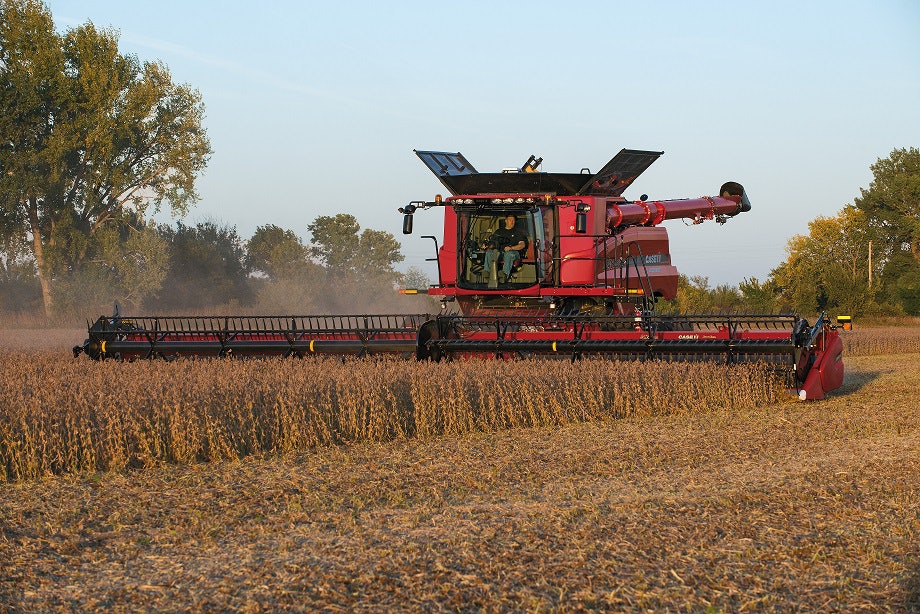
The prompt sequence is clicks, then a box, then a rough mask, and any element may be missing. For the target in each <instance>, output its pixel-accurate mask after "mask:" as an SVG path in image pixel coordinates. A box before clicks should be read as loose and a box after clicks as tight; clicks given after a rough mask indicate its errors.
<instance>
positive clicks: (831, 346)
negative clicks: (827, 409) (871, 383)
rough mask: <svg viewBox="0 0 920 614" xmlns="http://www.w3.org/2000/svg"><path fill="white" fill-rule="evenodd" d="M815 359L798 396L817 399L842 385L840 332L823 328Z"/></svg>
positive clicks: (811, 399)
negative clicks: (822, 344)
mask: <svg viewBox="0 0 920 614" xmlns="http://www.w3.org/2000/svg"><path fill="white" fill-rule="evenodd" d="M814 356H815V361H814V363H813V364H812V366H811V370H809V372H808V376H807V377H806V378H805V383H804V384H803V385H802V387H801V388H800V389H799V398H801V399H803V400H809V401H819V400H821V399H823V398H824V395H825V394H826V393H828V392H830V391H832V390H836V389H837V388H840V386H841V385H843V342H842V341H841V340H840V334H839V333H838V332H837V331H836V330H834V329H832V328H829V327H828V328H827V329H825V333H824V347H823V348H822V349H819V350H815V353H814Z"/></svg>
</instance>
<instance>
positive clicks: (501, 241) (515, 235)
mask: <svg viewBox="0 0 920 614" xmlns="http://www.w3.org/2000/svg"><path fill="white" fill-rule="evenodd" d="M490 240H491V241H492V242H493V243H494V244H495V249H497V250H499V251H504V249H505V248H506V247H507V246H509V245H517V244H518V243H520V242H521V241H523V242H524V247H523V248H521V249H522V250H524V249H527V237H526V236H524V233H523V232H521V231H520V230H518V229H517V227H514V228H505V227H504V226H502V227H501V228H499V229H498V230H496V231H495V232H494V233H492V238H491V239H490Z"/></svg>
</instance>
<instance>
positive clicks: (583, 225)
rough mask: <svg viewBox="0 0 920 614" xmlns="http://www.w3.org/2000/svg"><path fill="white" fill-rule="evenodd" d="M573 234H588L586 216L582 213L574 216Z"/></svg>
mask: <svg viewBox="0 0 920 614" xmlns="http://www.w3.org/2000/svg"><path fill="white" fill-rule="evenodd" d="M575 232H577V233H578V234H582V235H583V234H585V233H586V232H588V214H587V213H585V212H584V211H579V212H578V213H576V214H575Z"/></svg>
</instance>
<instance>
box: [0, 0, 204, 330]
mask: <svg viewBox="0 0 920 614" xmlns="http://www.w3.org/2000/svg"><path fill="white" fill-rule="evenodd" d="M203 115H204V108H203V105H202V103H201V99H200V95H199V94H198V92H197V91H196V90H194V89H192V88H191V87H189V86H188V85H176V84H173V82H172V79H171V76H170V74H169V70H168V69H167V68H166V66H164V65H163V64H161V63H157V62H147V63H143V64H141V63H139V62H138V60H137V59H136V58H135V57H133V56H127V55H122V54H121V53H119V51H118V35H117V33H116V32H114V31H112V30H99V29H97V28H96V27H95V26H94V25H93V24H92V23H89V22H88V23H86V24H84V25H81V26H78V27H77V28H74V29H72V30H70V31H68V32H67V33H66V34H64V35H63V36H61V35H59V34H57V33H56V32H55V30H54V24H53V21H52V19H51V15H50V13H49V11H48V10H47V8H46V7H45V6H44V5H42V4H41V3H40V2H38V1H37V0H0V135H2V137H0V194H3V197H2V199H0V207H2V208H3V211H4V214H3V216H2V218H0V220H2V223H3V224H4V225H6V226H9V225H15V226H18V227H20V228H22V229H24V231H25V232H26V233H27V234H28V236H29V237H30V245H31V251H32V255H33V256H34V258H35V261H36V266H37V270H38V275H39V279H40V281H41V287H42V298H43V303H44V306H45V311H46V312H47V313H49V314H50V312H51V309H52V305H53V303H54V299H53V292H54V291H53V281H54V280H55V278H56V277H59V276H61V275H64V274H66V273H69V272H73V271H77V270H79V269H80V268H81V267H82V266H83V264H84V261H85V260H86V258H87V256H88V255H89V253H90V252H91V251H92V249H91V248H92V245H93V241H92V237H93V235H94V234H95V233H97V232H100V230H101V229H103V228H104V227H106V226H108V225H117V224H118V222H119V220H120V219H121V218H122V214H123V212H124V211H126V210H127V211H131V212H133V213H135V214H137V215H139V216H141V217H143V216H144V214H145V213H146V212H147V210H148V209H150V208H151V207H152V209H153V210H154V211H156V210H159V208H160V207H161V206H162V205H164V204H168V206H169V207H170V209H171V210H172V211H173V212H174V213H176V214H179V215H181V214H185V213H186V212H187V210H188V208H189V207H190V206H191V204H192V203H193V202H195V200H197V195H196V193H195V189H194V186H195V180H196V177H197V175H198V174H199V173H200V172H201V170H203V168H204V167H205V165H206V164H207V160H208V157H209V155H210V153H211V149H210V144H209V142H208V139H207V136H206V134H205V131H204V128H203V127H202V119H203ZM119 232H121V231H119Z"/></svg>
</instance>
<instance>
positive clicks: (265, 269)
mask: <svg viewBox="0 0 920 614" xmlns="http://www.w3.org/2000/svg"><path fill="white" fill-rule="evenodd" d="M308 229H309V230H310V232H311V233H312V239H313V240H312V241H311V242H310V243H304V242H303V241H302V240H301V238H300V237H299V236H298V235H297V234H296V233H295V232H294V231H293V230H289V229H284V228H281V227H279V226H276V225H273V224H267V225H264V226H259V227H258V228H257V229H256V230H255V232H254V233H253V235H252V236H251V237H249V238H248V239H243V238H242V237H240V235H239V233H238V232H237V229H236V228H235V227H234V226H232V225H226V224H222V223H219V222H215V221H205V222H200V223H198V224H195V225H186V224H184V223H183V222H181V221H180V222H177V223H176V224H175V225H167V224H161V225H154V224H152V223H148V224H138V225H135V226H130V225H125V226H115V225H111V226H109V227H108V228H107V230H106V231H104V232H100V233H97V234H96V236H95V237H94V239H93V241H92V242H91V245H90V246H89V247H88V248H87V251H86V256H85V261H84V265H83V266H82V267H80V268H79V269H78V270H72V271H69V272H67V273H66V274H64V275H58V276H56V277H55V278H54V279H53V280H52V288H53V296H54V306H53V313H55V314H61V313H64V314H70V313H74V312H79V311H81V310H83V311H85V310H87V309H102V308H107V309H110V308H111V305H112V302H113V301H117V302H118V303H119V304H120V305H123V306H124V307H126V308H128V309H127V310H129V311H132V312H135V313H137V312H138V311H142V310H148V311H150V310H156V311H160V312H162V311H165V312H183V313H193V312H194V313H203V312H207V311H209V310H211V311H213V310H215V309H217V310H227V309H242V310H249V311H253V310H256V311H258V310H260V309H262V310H270V311H272V312H277V311H278V310H279V309H280V310H282V311H287V312H290V313H294V312H296V313H307V312H311V313H323V312H333V311H337V312H343V313H357V312H369V311H375V310H377V309H380V308H382V307H384V306H387V305H389V306H390V308H402V309H405V308H406V306H405V305H402V306H401V307H400V304H401V302H402V301H401V300H400V297H399V296H398V294H397V292H396V288H397V287H399V286H400V285H402V284H403V283H410V284H411V283H419V282H421V283H424V284H427V283H428V281H427V278H425V275H424V273H422V272H421V271H420V270H418V269H413V268H410V270H409V272H408V274H403V273H400V272H399V271H397V270H396V269H395V265H396V264H397V263H399V262H401V261H402V260H403V256H402V254H401V253H400V244H399V242H398V241H397V240H396V238H395V237H394V236H393V235H392V234H390V233H388V232H383V231H379V230H373V229H361V227H360V226H359V224H358V222H357V220H356V219H355V218H354V216H352V215H348V214H338V215H335V216H319V217H317V218H316V219H315V220H314V221H313V223H311V224H310V225H309V226H308ZM36 269H37V267H36V264H35V261H34V258H33V257H32V254H31V252H30V251H29V249H28V245H26V244H24V243H23V242H22V241H20V242H19V243H18V244H16V243H14V242H11V241H9V237H8V239H7V242H6V244H5V245H3V246H2V247H0V311H2V312H6V313H11V312H17V311H18V312H41V309H42V292H41V287H40V284H39V282H38V274H37V270H36ZM419 307H421V306H419Z"/></svg>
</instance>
